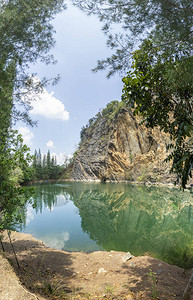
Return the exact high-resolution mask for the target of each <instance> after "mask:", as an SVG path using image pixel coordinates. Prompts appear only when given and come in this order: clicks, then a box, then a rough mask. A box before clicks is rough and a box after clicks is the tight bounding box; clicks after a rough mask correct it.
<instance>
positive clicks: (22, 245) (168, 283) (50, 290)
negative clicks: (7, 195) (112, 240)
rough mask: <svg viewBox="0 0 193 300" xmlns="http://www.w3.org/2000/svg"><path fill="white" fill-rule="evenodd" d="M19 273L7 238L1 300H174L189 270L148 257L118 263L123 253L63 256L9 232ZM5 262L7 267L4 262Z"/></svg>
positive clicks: (0, 265)
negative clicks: (18, 265)
mask: <svg viewBox="0 0 193 300" xmlns="http://www.w3.org/2000/svg"><path fill="white" fill-rule="evenodd" d="M11 237H12V241H13V245H14V247H15V250H16V252H17V257H18V260H19V263H20V269H19V268H18V267H17V265H16V261H15V259H14V256H13V252H12V250H11V246H10V243H9V240H8V236H7V234H6V232H5V233H4V237H3V245H4V248H5V251H6V252H5V253H3V251H2V249H1V247H0V299H1V300H12V299H13V300H17V299H19V300H23V299H27V300H28V299H30V300H31V299H39V300H42V299H128V300H131V299H152V298H154V299H168V300H172V299H176V300H178V299H179V300H181V299H182V295H183V291H184V289H185V287H186V284H187V282H188V279H189V276H190V273H191V270H189V271H186V270H184V269H182V268H179V267H176V266H172V265H169V264H167V263H165V262H162V261H159V260H157V259H154V258H151V257H149V256H141V257H133V258H132V259H131V260H128V261H126V262H123V260H122V258H123V256H124V255H125V253H123V252H115V251H111V252H105V251H104V252H102V251H98V252H93V253H90V254H87V253H82V252H71V253H69V252H64V251H59V250H54V249H51V248H48V247H45V245H44V244H43V243H42V242H40V241H37V240H35V239H34V238H33V237H32V236H30V235H28V234H23V233H17V232H12V234H11ZM6 258H7V259H8V260H9V262H10V264H11V266H10V264H9V262H8V261H7V259H6Z"/></svg>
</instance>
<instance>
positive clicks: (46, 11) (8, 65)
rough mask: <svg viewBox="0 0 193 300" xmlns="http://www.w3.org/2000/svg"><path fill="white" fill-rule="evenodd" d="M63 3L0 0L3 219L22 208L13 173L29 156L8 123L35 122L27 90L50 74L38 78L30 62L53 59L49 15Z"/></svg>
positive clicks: (37, 86)
mask: <svg viewBox="0 0 193 300" xmlns="http://www.w3.org/2000/svg"><path fill="white" fill-rule="evenodd" d="M64 7H65V5H64V0H34V1H30V0H4V1H1V2H0V36H1V39H0V111H1V116H0V176H1V178H0V179H1V180H0V185H1V186H0V200H1V202H0V219H1V222H4V221H5V219H6V223H7V224H8V222H9V219H10V222H11V221H12V218H14V211H16V210H18V209H19V207H20V204H21V201H20V200H21V198H22V195H23V196H24V190H23V189H22V188H21V187H20V186H19V181H18V178H15V177H16V176H15V175H16V173H17V177H18V175H19V174H20V175H21V172H20V171H21V170H22V168H23V167H24V165H26V163H27V161H28V160H26V158H25V155H26V151H27V149H26V148H25V146H21V137H19V136H17V134H16V133H13V132H12V131H11V129H10V128H11V127H12V124H13V121H17V120H23V121H25V122H26V123H28V124H31V125H33V124H34V122H33V121H32V120H31V118H30V117H29V114H28V111H29V109H30V99H28V98H27V94H28V92H29V91H30V90H31V89H34V90H35V91H39V90H41V88H42V86H43V84H44V83H46V80H45V79H44V80H43V82H37V80H36V81H35V80H34V76H35V74H29V73H28V69H29V64H31V63H35V62H37V60H40V61H43V62H45V63H51V62H54V59H53V57H52V56H51V55H49V50H50V49H51V47H53V45H54V39H53V33H54V30H53V26H52V25H51V20H52V19H53V17H54V16H55V14H56V13H58V12H60V11H61V10H62V9H63V8H64ZM24 94H25V96H26V97H25V99H24V97H23V95H24ZM18 107H19V108H20V107H22V109H18ZM18 139H20V146H19V144H18ZM16 166H17V168H16ZM16 170H17V172H16ZM14 172H16V173H15V174H14ZM11 178H12V179H11ZM13 178H14V180H13ZM2 220H3V221H2Z"/></svg>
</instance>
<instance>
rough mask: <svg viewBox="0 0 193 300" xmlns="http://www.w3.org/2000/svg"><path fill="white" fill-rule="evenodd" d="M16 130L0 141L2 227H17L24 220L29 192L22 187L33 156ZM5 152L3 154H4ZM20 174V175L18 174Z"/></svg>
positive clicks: (0, 223)
mask: <svg viewBox="0 0 193 300" xmlns="http://www.w3.org/2000/svg"><path fill="white" fill-rule="evenodd" d="M22 142H23V140H22V138H21V136H20V135H17V132H16V131H11V130H10V132H9V136H6V138H4V139H1V143H0V153H1V155H0V170H1V172H0V229H5V228H13V226H14V228H15V226H16V225H18V224H20V223H21V222H22V221H23V214H22V208H24V206H25V204H26V201H27V199H28V196H29V194H28V192H27V190H25V189H24V188H23V187H21V186H20V185H19V184H20V180H21V179H22V178H21V176H22V171H23V169H25V167H27V166H28V163H29V161H30V160H31V156H30V155H29V153H28V150H29V149H28V148H27V147H26V145H23V144H22ZM2 153H3V155H2ZM18 174H19V176H18Z"/></svg>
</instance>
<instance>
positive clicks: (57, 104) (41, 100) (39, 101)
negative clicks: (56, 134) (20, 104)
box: [28, 77, 69, 121]
mask: <svg viewBox="0 0 193 300" xmlns="http://www.w3.org/2000/svg"><path fill="white" fill-rule="evenodd" d="M33 80H34V83H35V84H37V82H38V81H40V79H39V78H38V77H35V78H34V79H33ZM28 99H29V100H32V102H31V106H32V110H31V111H30V113H31V114H33V115H41V116H44V117H46V118H48V119H59V120H62V121H67V120H68V119H69V112H68V111H67V110H66V109H65V106H64V104H63V103H62V102H61V101H60V100H58V99H57V98H55V97H54V92H51V93H48V92H47V90H46V89H45V88H43V89H42V92H41V93H39V94H36V93H35V92H33V91H32V92H31V93H30V94H28Z"/></svg>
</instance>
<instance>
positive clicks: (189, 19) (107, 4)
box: [72, 0, 193, 77]
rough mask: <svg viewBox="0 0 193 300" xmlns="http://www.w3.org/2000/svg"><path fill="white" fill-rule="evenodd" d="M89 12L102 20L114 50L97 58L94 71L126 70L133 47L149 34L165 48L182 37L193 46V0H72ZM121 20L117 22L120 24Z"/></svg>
mask: <svg viewBox="0 0 193 300" xmlns="http://www.w3.org/2000/svg"><path fill="white" fill-rule="evenodd" d="M72 2H73V4H74V5H76V6H78V7H79V8H81V9H82V10H83V11H84V12H86V13H87V14H88V15H90V14H95V15H97V16H98V17H99V19H100V21H101V22H103V32H104V33H105V34H106V35H107V45H108V46H109V47H110V48H111V49H114V50H115V51H114V53H113V54H112V56H111V57H108V58H107V59H104V60H101V61H98V65H97V67H96V68H95V69H94V71H98V70H103V69H108V70H109V72H108V75H107V76H108V77H110V76H111V75H112V74H114V73H115V72H119V73H121V74H125V72H126V71H128V70H129V68H130V63H131V57H132V53H131V52H132V51H133V49H136V48H137V46H138V45H140V44H141V42H142V41H143V40H144V39H146V38H147V37H149V38H150V36H151V38H154V43H155V46H158V45H159V46H162V49H163V50H167V51H168V50H169V49H175V48H176V47H177V45H178V44H179V43H181V42H182V41H183V42H185V43H187V49H188V48H189V49H190V48H192V44H193V40H192V33H193V31H192V23H193V3H192V0H129V1H128V0H119V1H116V0H72ZM117 24H118V25H117Z"/></svg>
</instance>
